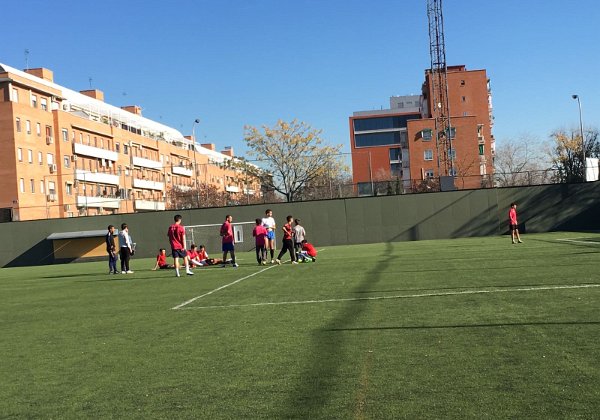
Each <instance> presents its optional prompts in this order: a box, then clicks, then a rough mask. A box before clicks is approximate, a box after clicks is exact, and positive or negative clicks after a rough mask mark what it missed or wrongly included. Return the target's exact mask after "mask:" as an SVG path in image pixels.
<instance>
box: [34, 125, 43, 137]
mask: <svg viewBox="0 0 600 420" xmlns="http://www.w3.org/2000/svg"><path fill="white" fill-rule="evenodd" d="M35 134H37V135H38V136H41V135H42V125H41V124H40V123H35Z"/></svg>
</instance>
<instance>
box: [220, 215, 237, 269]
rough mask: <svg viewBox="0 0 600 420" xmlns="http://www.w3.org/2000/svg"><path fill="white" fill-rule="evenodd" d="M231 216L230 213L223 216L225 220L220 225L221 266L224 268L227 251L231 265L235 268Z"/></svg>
mask: <svg viewBox="0 0 600 420" xmlns="http://www.w3.org/2000/svg"><path fill="white" fill-rule="evenodd" d="M232 220H233V217H231V215H230V214H228V215H227V216H225V222H224V223H223V224H222V225H221V231H220V235H221V242H222V249H223V265H221V267H223V268H225V262H226V261H227V253H228V252H229V254H230V255H231V266H232V267H234V268H237V266H238V265H237V264H236V262H235V248H234V244H235V237H234V236H233V226H232V225H231V221H232Z"/></svg>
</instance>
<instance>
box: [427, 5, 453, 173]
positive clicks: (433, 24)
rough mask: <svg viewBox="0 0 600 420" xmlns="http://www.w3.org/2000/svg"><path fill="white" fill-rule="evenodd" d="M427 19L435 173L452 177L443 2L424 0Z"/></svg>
mask: <svg viewBox="0 0 600 420" xmlns="http://www.w3.org/2000/svg"><path fill="white" fill-rule="evenodd" d="M427 19H428V21H429V54H430V56H431V68H430V69H429V83H430V84H431V92H432V98H431V116H432V118H433V119H434V121H435V130H434V131H435V139H436V146H437V156H438V171H439V176H440V177H444V176H446V177H447V176H454V175H455V173H454V167H453V159H452V156H450V150H451V149H452V140H453V139H454V129H453V128H452V125H451V123H450V104H449V101H448V79H447V66H446V45H445V41H444V15H443V13H442V0H427ZM441 181H442V179H441Z"/></svg>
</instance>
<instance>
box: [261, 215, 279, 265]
mask: <svg viewBox="0 0 600 420" xmlns="http://www.w3.org/2000/svg"><path fill="white" fill-rule="evenodd" d="M262 224H263V226H264V227H265V229H267V240H266V242H265V247H266V249H268V250H269V253H270V254H271V264H274V263H275V228H276V227H277V226H276V225H275V219H274V218H273V210H271V209H267V211H265V217H263V219H262Z"/></svg>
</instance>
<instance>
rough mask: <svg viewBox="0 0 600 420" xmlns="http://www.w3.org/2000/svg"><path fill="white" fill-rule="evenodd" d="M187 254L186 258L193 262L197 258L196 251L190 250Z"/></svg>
mask: <svg viewBox="0 0 600 420" xmlns="http://www.w3.org/2000/svg"><path fill="white" fill-rule="evenodd" d="M187 254H188V257H189V258H190V259H191V260H195V259H197V258H198V251H192V250H191V249H190V250H189V251H188V252H187Z"/></svg>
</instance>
